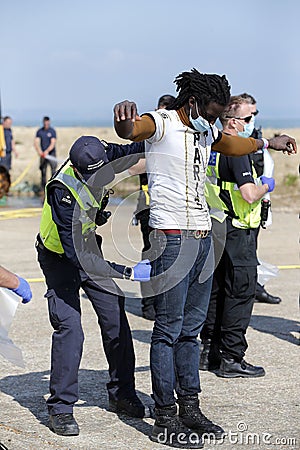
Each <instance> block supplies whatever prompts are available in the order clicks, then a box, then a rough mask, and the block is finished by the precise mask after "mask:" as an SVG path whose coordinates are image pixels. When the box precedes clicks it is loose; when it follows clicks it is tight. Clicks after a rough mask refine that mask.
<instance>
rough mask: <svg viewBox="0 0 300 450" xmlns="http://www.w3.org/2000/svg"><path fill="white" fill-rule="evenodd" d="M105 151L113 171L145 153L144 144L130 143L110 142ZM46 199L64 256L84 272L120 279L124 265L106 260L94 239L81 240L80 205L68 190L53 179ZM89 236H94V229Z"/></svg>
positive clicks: (120, 170)
mask: <svg viewBox="0 0 300 450" xmlns="http://www.w3.org/2000/svg"><path fill="white" fill-rule="evenodd" d="M106 154H107V157H108V159H109V161H111V162H113V168H114V171H115V173H118V172H122V171H123V170H126V169H128V167H131V166H132V165H133V164H135V163H137V162H138V160H139V158H140V157H143V156H144V143H143V142H133V143H132V144H125V145H122V144H110V143H109V144H108V148H107V150H106ZM47 198H48V202H49V205H50V206H51V211H52V218H53V220H54V222H55V224H56V225H57V230H58V234H59V237H60V240H61V243H62V246H63V249H64V252H65V256H66V257H67V258H68V259H69V261H70V262H71V263H72V264H73V265H74V266H75V267H77V268H78V269H83V270H84V271H85V272H87V273H91V274H95V275H100V276H102V277H111V278H123V271H124V269H125V266H123V265H119V264H115V263H112V262H109V261H105V260H104V259H103V257H102V255H101V254H100V252H99V249H98V248H97V246H96V242H95V241H94V242H93V239H91V242H90V244H89V243H88V242H86V241H85V240H84V239H83V236H82V224H81V221H80V220H79V217H80V208H79V205H78V204H77V202H76V200H75V198H74V197H73V196H72V194H71V192H70V191H69V190H68V189H67V188H66V187H65V186H64V185H62V184H61V183H59V182H53V185H51V184H50V186H49V189H48V197H47ZM92 235H94V236H95V232H93V233H92ZM92 237H93V236H91V238H92Z"/></svg>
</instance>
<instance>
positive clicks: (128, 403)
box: [109, 395, 151, 419]
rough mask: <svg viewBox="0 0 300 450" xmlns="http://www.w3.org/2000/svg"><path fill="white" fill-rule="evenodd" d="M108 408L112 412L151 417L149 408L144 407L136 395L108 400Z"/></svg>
mask: <svg viewBox="0 0 300 450" xmlns="http://www.w3.org/2000/svg"><path fill="white" fill-rule="evenodd" d="M109 409H110V411H112V412H116V413H124V414H127V416H130V417H137V418H140V419H142V418H143V417H151V414H150V410H149V408H148V407H145V406H144V405H143V403H142V402H141V400H140V399H139V398H138V396H137V395H135V396H132V397H130V398H123V399H121V400H113V399H110V400H109Z"/></svg>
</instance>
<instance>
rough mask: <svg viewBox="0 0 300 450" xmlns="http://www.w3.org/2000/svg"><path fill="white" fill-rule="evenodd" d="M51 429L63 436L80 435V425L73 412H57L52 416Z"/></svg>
mask: <svg viewBox="0 0 300 450" xmlns="http://www.w3.org/2000/svg"><path fill="white" fill-rule="evenodd" d="M49 420H50V425H49V427H50V430H52V431H53V432H54V433H56V434H59V435H61V436H78V434H79V427H78V424H77V422H76V420H75V419H74V416H73V414H55V415H53V416H50V418H49Z"/></svg>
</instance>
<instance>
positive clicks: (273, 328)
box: [250, 314, 300, 345]
mask: <svg viewBox="0 0 300 450" xmlns="http://www.w3.org/2000/svg"><path fill="white" fill-rule="evenodd" d="M250 326H251V327H252V328H253V329H254V330H257V331H260V332H261V333H267V334H271V335H272V336H275V337H277V338H278V339H282V340H284V341H287V342H290V343H291V344H295V345H299V344H300V341H299V338H297V337H296V336H294V334H293V333H295V334H297V333H299V332H300V322H299V320H290V319H284V318H283V317H272V316H259V315H256V314H253V316H252V317H251V321H250Z"/></svg>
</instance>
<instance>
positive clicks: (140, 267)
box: [132, 259, 151, 281]
mask: <svg viewBox="0 0 300 450" xmlns="http://www.w3.org/2000/svg"><path fill="white" fill-rule="evenodd" d="M132 271H133V274H132V279H133V281H149V280H150V272H151V265H150V261H149V259H144V260H142V261H141V262H139V263H137V264H136V265H135V266H134V267H133V268H132Z"/></svg>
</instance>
